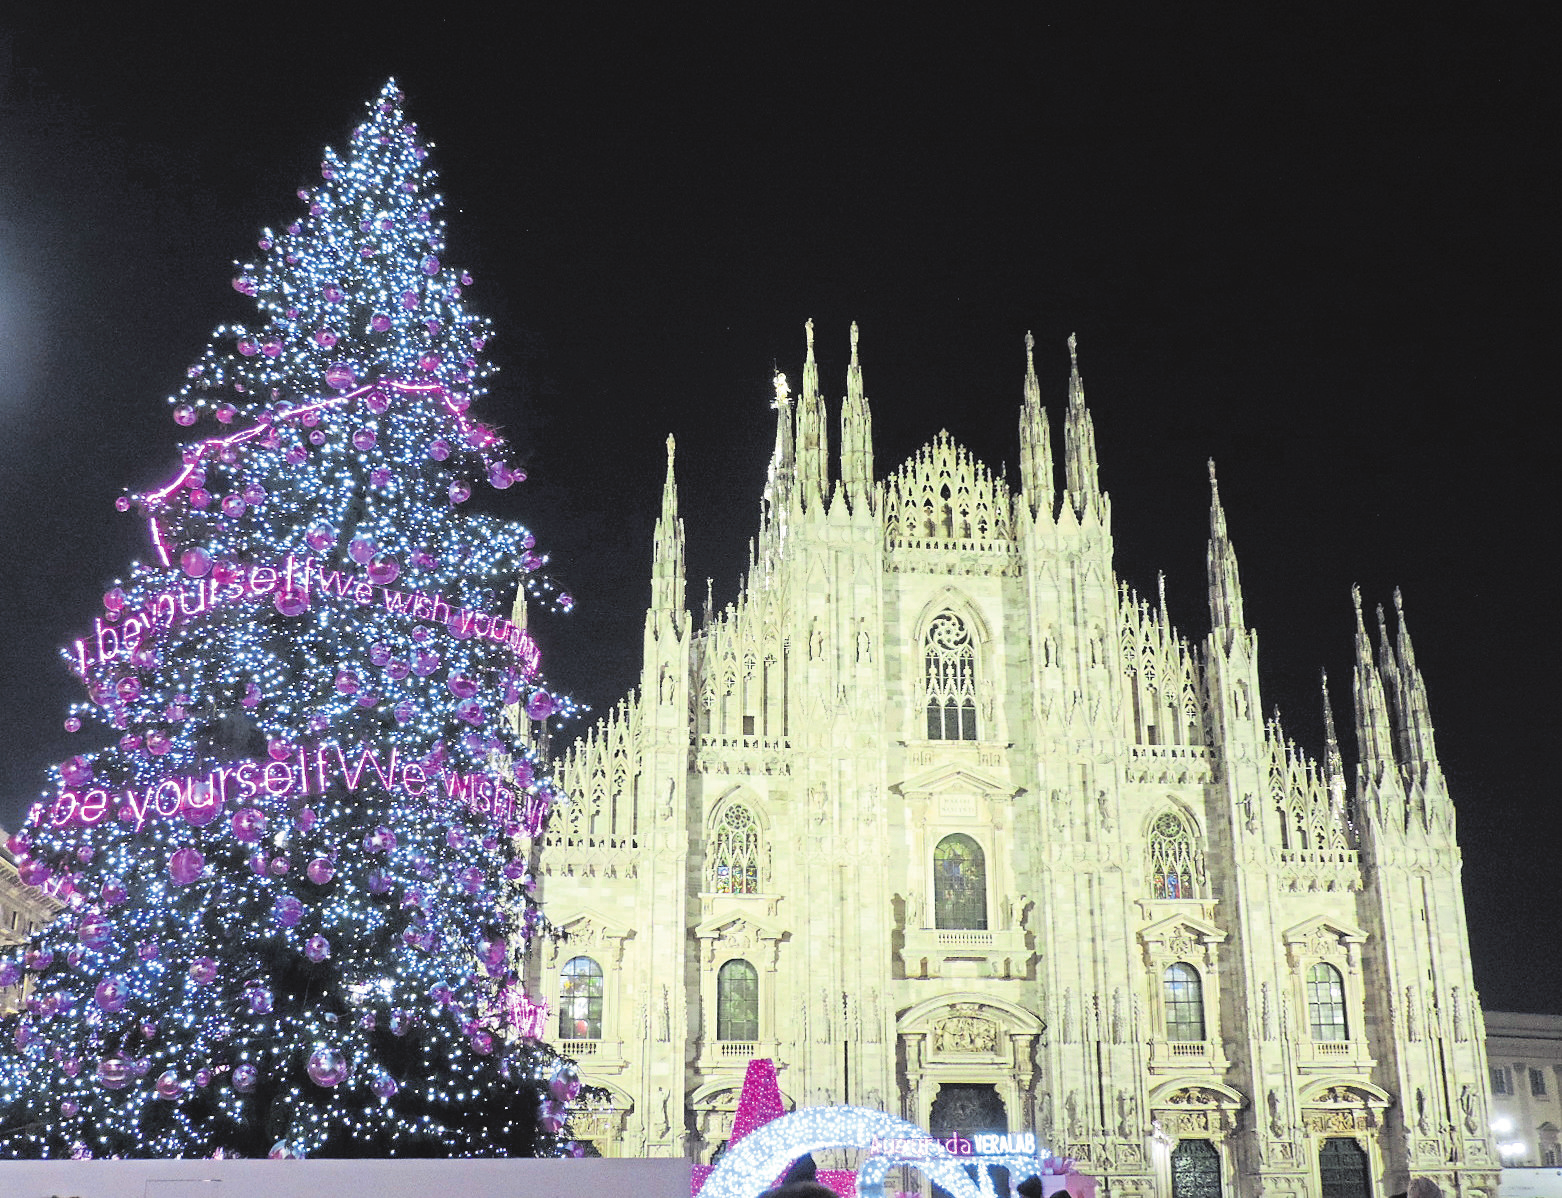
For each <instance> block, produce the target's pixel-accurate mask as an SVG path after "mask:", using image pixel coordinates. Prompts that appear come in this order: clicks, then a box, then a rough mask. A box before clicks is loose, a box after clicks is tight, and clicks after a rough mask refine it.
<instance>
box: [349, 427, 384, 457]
mask: <svg viewBox="0 0 1562 1198" xmlns="http://www.w3.org/2000/svg"><path fill="white" fill-rule="evenodd" d="M377 439H378V437H377V436H376V434H375V431H374V430H373V429H372V428H360V429H358V430H356V431H355V432H354V433H353V448H354V449H356V450H358V451H360V452H363V451H366V450H370V449H373V448H374V442H375V441H376V440H377Z"/></svg>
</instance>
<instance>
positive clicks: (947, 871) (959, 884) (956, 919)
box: [933, 832, 987, 929]
mask: <svg viewBox="0 0 1562 1198" xmlns="http://www.w3.org/2000/svg"><path fill="white" fill-rule="evenodd" d="M933 926H934V927H935V928H976V929H985V928H986V927H987V863H986V858H985V857H984V855H983V853H982V846H981V845H979V844H977V843H976V841H974V840H972V839H971V838H970V837H969V836H967V835H965V834H964V833H962V832H956V833H955V834H954V835H952V836H946V837H944V838H943V839H942V840H940V841H939V842H938V847H937V848H936V849H934V850H933Z"/></svg>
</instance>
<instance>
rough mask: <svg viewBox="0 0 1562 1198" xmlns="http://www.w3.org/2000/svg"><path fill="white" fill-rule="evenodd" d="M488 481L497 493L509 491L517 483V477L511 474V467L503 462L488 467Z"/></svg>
mask: <svg viewBox="0 0 1562 1198" xmlns="http://www.w3.org/2000/svg"><path fill="white" fill-rule="evenodd" d="M488 481H489V483H490V484H491V485H492V486H493V488H494V490H496V491H504V490H508V489H509V487H510V485H511V484H512V483H513V482H515V475H513V474H511V473H510V467H509V466H507V465H506V464H505V463H503V462H495V463H494V464H493V465H492V466H490V467H488Z"/></svg>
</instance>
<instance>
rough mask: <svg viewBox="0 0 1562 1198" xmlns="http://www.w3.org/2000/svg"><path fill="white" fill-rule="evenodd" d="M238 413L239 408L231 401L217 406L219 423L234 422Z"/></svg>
mask: <svg viewBox="0 0 1562 1198" xmlns="http://www.w3.org/2000/svg"><path fill="white" fill-rule="evenodd" d="M236 415H238V409H237V408H235V407H234V406H233V405H232V404H231V403H225V404H222V405H220V406H219V407H218V408H217V423H218V424H232V423H233V418H234V416H236Z"/></svg>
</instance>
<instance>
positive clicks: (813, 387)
mask: <svg viewBox="0 0 1562 1198" xmlns="http://www.w3.org/2000/svg"><path fill="white" fill-rule="evenodd" d="M803 328H804V329H805V330H806V333H807V337H808V354H807V357H806V358H805V359H804V361H803V394H802V396H801V398H799V400H798V403H797V481H798V485H799V486H800V487H801V488H802V499H803V506H804V507H806V508H810V509H813V510H818V509H820V508H822V507H823V506H824V499H825V496H827V495H828V494H829V493H830V492H829V486H830V472H829V465H830V463H829V454H830V432H829V429H828V428H827V427H826V426H825V416H824V400H823V399H822V398H821V397H820V395H819V363H818V362H816V361H815V360H814V322H813V318H812V317H810V318H809V319H808V320H807V321H806V322H805V323H804V325H803Z"/></svg>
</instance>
